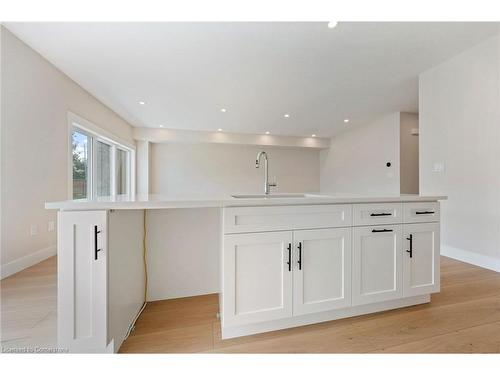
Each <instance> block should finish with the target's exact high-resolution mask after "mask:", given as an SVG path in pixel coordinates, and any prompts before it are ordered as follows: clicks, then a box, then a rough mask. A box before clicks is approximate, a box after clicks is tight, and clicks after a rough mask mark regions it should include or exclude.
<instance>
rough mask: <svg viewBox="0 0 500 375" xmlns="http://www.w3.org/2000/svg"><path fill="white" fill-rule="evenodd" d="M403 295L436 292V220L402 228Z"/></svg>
mask: <svg viewBox="0 0 500 375" xmlns="http://www.w3.org/2000/svg"><path fill="white" fill-rule="evenodd" d="M403 241H404V249H405V251H404V252H403V290H404V296H405V297H410V296H416V295H421V294H426V293H435V292H438V291H439V288H440V282H439V253H440V252H439V223H423V224H405V225H404V228H403Z"/></svg>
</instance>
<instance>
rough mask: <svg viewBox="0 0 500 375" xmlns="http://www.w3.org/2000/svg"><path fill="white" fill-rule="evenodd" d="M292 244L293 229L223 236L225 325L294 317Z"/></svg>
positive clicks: (223, 316)
mask: <svg viewBox="0 0 500 375" xmlns="http://www.w3.org/2000/svg"><path fill="white" fill-rule="evenodd" d="M291 247H292V232H273V233H252V234H232V235H226V236H224V249H223V280H222V288H223V300H222V305H223V307H222V311H223V314H222V324H223V325H224V326H229V325H239V324H247V323H255V322H262V321H266V320H273V319H279V318H286V317H289V316H292V269H291V251H292V249H291ZM288 263H290V265H289V264H288Z"/></svg>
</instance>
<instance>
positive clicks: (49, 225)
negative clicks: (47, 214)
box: [47, 220, 56, 232]
mask: <svg viewBox="0 0 500 375" xmlns="http://www.w3.org/2000/svg"><path fill="white" fill-rule="evenodd" d="M55 229H56V225H55V223H54V222H53V221H52V220H51V221H49V222H48V223H47V230H48V231H49V232H53V231H54V230H55Z"/></svg>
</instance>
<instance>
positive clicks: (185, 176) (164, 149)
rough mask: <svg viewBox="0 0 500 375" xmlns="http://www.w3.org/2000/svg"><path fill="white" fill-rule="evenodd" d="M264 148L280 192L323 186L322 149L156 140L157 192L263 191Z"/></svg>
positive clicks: (153, 168) (154, 190)
mask: <svg viewBox="0 0 500 375" xmlns="http://www.w3.org/2000/svg"><path fill="white" fill-rule="evenodd" d="M261 150H264V151H266V152H267V154H268V157H269V176H270V178H271V179H272V178H273V176H275V177H276V180H277V182H278V186H277V187H276V188H272V191H274V192H317V191H319V150H316V149H305V148H295V147H269V146H249V145H228V144H209V143H206V144H173V143H171V144H163V143H157V144H153V145H152V152H151V185H152V188H151V191H152V193H158V194H172V195H183V194H201V193H207V194H210V193H214V194H217V193H220V194H231V193H242V192H243V193H245V192H259V193H260V192H263V189H264V188H263V180H264V177H263V176H264V168H263V167H261V168H259V169H256V168H255V158H256V156H257V153H258V152H259V151H261Z"/></svg>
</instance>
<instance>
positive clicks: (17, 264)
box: [0, 245, 57, 279]
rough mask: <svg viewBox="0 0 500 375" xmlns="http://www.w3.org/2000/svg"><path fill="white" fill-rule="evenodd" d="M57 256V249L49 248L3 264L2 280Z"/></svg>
mask: <svg viewBox="0 0 500 375" xmlns="http://www.w3.org/2000/svg"><path fill="white" fill-rule="evenodd" d="M56 254H57V247H56V246H55V245H54V246H49V247H46V248H45V249H41V250H38V251H35V252H34V253H32V254H28V255H25V256H23V257H22V258H19V259H16V260H13V261H12V262H9V263H6V264H2V268H1V273H0V279H5V278H6V277H9V276H10V275H13V274H15V273H17V272H19V271H22V270H24V269H25V268H28V267H31V266H33V265H35V264H37V263H40V262H41V261H42V260H45V259H47V258H50V257H51V256H54V255H56Z"/></svg>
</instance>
